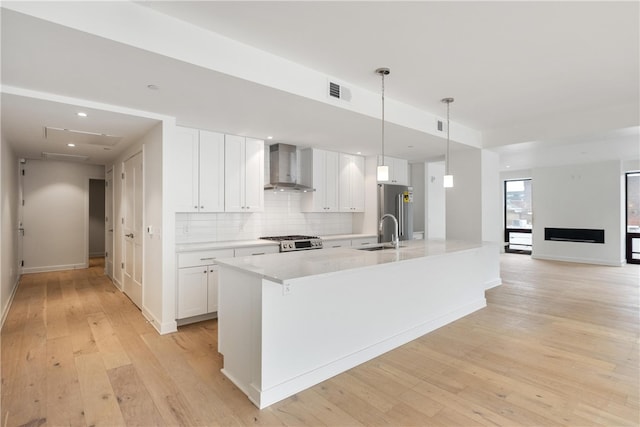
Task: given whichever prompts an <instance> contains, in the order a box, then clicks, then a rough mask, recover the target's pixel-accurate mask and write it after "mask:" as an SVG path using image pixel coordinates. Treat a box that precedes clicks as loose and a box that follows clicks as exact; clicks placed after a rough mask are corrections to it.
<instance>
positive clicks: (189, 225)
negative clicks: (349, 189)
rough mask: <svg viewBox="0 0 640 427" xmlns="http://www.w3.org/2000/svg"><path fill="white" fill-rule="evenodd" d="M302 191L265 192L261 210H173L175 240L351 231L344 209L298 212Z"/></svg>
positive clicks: (187, 240) (190, 240)
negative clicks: (186, 211) (333, 211)
mask: <svg viewBox="0 0 640 427" xmlns="http://www.w3.org/2000/svg"><path fill="white" fill-rule="evenodd" d="M302 197H303V193H288V192H285V193H274V192H271V191H265V193H264V212H256V213H177V214H176V243H178V244H181V243H195V242H215V241H225V240H252V239H257V238H258V237H260V236H278V235H287V234H309V235H329V234H351V233H352V230H353V220H352V219H353V215H354V214H352V213H348V212H344V213H343V212H337V213H303V212H300V205H301V199H302Z"/></svg>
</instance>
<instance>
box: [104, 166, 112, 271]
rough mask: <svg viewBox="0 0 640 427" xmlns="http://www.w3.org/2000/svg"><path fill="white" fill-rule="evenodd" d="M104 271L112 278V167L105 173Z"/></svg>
mask: <svg viewBox="0 0 640 427" xmlns="http://www.w3.org/2000/svg"><path fill="white" fill-rule="evenodd" d="M104 273H105V274H106V275H107V276H109V277H111V278H112V279H113V168H112V169H109V170H108V171H107V173H106V175H105V188H104Z"/></svg>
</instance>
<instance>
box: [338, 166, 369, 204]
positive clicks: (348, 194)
mask: <svg viewBox="0 0 640 427" xmlns="http://www.w3.org/2000/svg"><path fill="white" fill-rule="evenodd" d="M339 186H340V192H339V195H340V197H339V208H340V212H364V157H362V156H354V155H351V154H342V153H341V154H340V185H339Z"/></svg>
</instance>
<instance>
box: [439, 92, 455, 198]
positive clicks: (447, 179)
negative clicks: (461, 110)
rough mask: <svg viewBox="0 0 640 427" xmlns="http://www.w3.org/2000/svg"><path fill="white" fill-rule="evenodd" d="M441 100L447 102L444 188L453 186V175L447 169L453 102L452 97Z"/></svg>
mask: <svg viewBox="0 0 640 427" xmlns="http://www.w3.org/2000/svg"><path fill="white" fill-rule="evenodd" d="M441 102H444V103H445V104H447V154H446V156H445V158H444V181H443V185H444V187H445V188H451V187H453V175H451V172H450V171H449V145H450V142H451V140H450V130H451V126H450V124H451V121H450V120H449V107H450V106H451V103H452V102H453V98H442V99H441Z"/></svg>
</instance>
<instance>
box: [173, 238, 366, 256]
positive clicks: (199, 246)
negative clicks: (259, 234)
mask: <svg viewBox="0 0 640 427" xmlns="http://www.w3.org/2000/svg"><path fill="white" fill-rule="evenodd" d="M319 237H320V238H321V239H323V240H342V239H361V238H366V237H376V235H375V234H329V235H326V236H319ZM279 245H280V243H278V242H274V241H271V240H262V239H255V240H227V241H223V242H194V243H186V242H185V243H178V244H176V252H195V251H207V250H213V249H233V248H248V247H253V246H279Z"/></svg>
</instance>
